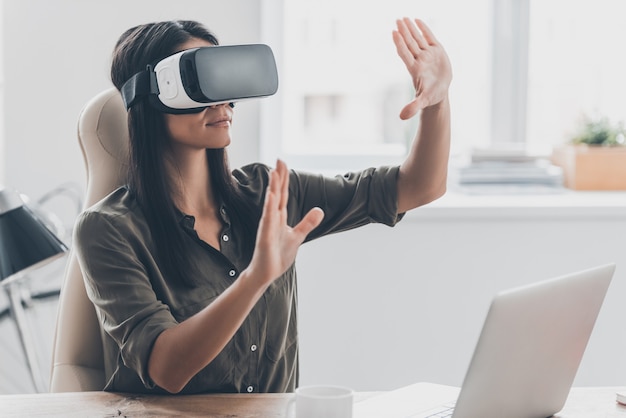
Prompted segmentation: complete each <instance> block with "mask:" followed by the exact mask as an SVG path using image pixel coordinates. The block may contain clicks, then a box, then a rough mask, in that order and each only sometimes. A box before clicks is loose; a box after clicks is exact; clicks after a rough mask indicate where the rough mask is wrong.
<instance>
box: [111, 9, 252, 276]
mask: <svg viewBox="0 0 626 418" xmlns="http://www.w3.org/2000/svg"><path fill="white" fill-rule="evenodd" d="M191 38H197V39H202V40H205V41H207V42H209V43H211V44H213V45H218V44H219V42H218V40H217V38H216V37H215V35H213V34H212V33H211V32H210V31H209V30H208V29H206V28H205V27H204V26H203V25H202V24H200V23H198V22H195V21H188V20H184V21H183V20H177V21H165V22H156V23H148V24H144V25H139V26H136V27H133V28H131V29H129V30H127V31H126V32H124V33H123V34H122V36H121V37H120V38H119V40H118V42H117V44H116V46H115V49H114V52H113V60H112V65H111V80H112V81H113V84H114V85H115V87H117V89H118V90H120V89H121V87H122V85H123V84H124V83H125V82H126V81H127V80H128V79H130V78H131V77H132V76H133V75H134V74H136V73H138V72H140V71H143V70H144V69H145V68H146V65H148V64H150V63H154V62H157V61H159V60H161V59H163V58H165V57H167V56H169V55H171V54H173V53H175V52H177V51H178V50H179V48H180V46H181V45H182V44H184V43H185V42H187V41H189V40H190V39H191ZM128 127H129V135H130V161H129V163H130V164H129V178H128V188H129V190H130V192H131V193H133V194H134V195H135V196H136V198H137V201H138V203H139V205H140V207H141V209H142V210H143V212H144V215H145V217H146V220H147V222H148V226H149V228H150V231H151V233H152V234H153V242H154V243H155V245H156V247H157V248H156V250H157V254H158V260H159V263H160V268H161V269H162V270H163V271H164V273H165V274H166V275H167V276H168V277H170V278H171V279H173V280H175V281H180V282H182V283H184V284H187V285H193V284H196V283H198V278H197V270H195V269H194V266H193V265H192V263H191V260H189V259H188V257H187V254H188V248H189V245H192V243H191V241H190V240H189V239H188V237H186V236H185V235H186V233H185V232H184V231H183V230H182V228H181V227H180V225H179V220H180V219H179V218H180V211H179V210H178V208H177V207H176V205H175V203H174V200H173V198H172V196H173V189H172V187H173V185H172V184H171V183H170V179H169V178H168V176H167V175H166V173H167V170H166V167H165V155H166V152H167V151H168V149H169V147H170V146H171V145H170V138H169V136H168V134H167V129H166V125H165V118H164V116H163V114H162V113H160V112H159V111H158V110H156V109H154V108H153V107H152V106H150V105H149V104H148V103H147V102H146V101H141V102H139V103H137V104H135V105H134V106H133V107H132V108H131V109H130V110H129V112H128ZM206 153H207V158H208V162H209V173H208V174H209V175H210V178H211V182H212V187H213V189H214V193H215V196H216V198H217V201H220V200H221V201H223V202H224V204H225V205H226V206H227V208H228V209H229V216H230V219H231V222H232V223H233V225H235V223H236V224H237V225H239V227H241V228H244V230H245V231H244V232H245V233H246V235H247V234H250V233H251V234H252V236H255V235H256V234H255V233H256V222H257V221H258V218H259V214H258V213H257V212H258V211H257V210H255V208H253V207H252V206H251V205H250V204H249V203H247V200H246V199H244V197H243V196H242V195H241V192H240V191H239V189H238V188H237V186H236V183H235V180H234V178H233V176H232V174H231V171H230V168H229V166H228V160H227V155H226V150H225V149H207V150H206ZM207 192H208V191H207ZM248 236H250V235H248ZM248 244H249V247H248V248H247V249H246V253H247V254H248V256H250V255H251V252H252V248H253V245H254V240H252V242H250V243H248Z"/></svg>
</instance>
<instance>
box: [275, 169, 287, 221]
mask: <svg viewBox="0 0 626 418" xmlns="http://www.w3.org/2000/svg"><path fill="white" fill-rule="evenodd" d="M276 171H278V174H279V178H280V202H279V204H278V209H279V210H286V209H287V201H288V200H289V170H287V164H285V163H284V162H283V161H282V160H277V161H276Z"/></svg>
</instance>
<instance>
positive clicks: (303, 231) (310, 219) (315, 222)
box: [293, 208, 324, 242]
mask: <svg viewBox="0 0 626 418" xmlns="http://www.w3.org/2000/svg"><path fill="white" fill-rule="evenodd" d="M322 219H324V211H323V210H322V209H320V208H313V209H311V210H310V211H309V212H308V213H307V214H306V215H305V216H304V218H302V220H301V221H300V222H299V223H298V225H296V226H295V227H294V228H293V231H294V232H295V233H297V234H298V235H299V236H300V237H301V242H302V241H304V239H305V238H306V237H307V235H309V233H310V232H311V231H313V230H314V229H315V228H317V227H318V226H319V224H320V223H321V222H322Z"/></svg>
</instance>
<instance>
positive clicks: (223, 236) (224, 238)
mask: <svg viewBox="0 0 626 418" xmlns="http://www.w3.org/2000/svg"><path fill="white" fill-rule="evenodd" d="M229 239H230V238H228V235H226V234H224V235H222V241H224V242H226V241H228V240H229Z"/></svg>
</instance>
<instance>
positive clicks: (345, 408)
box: [287, 385, 354, 418]
mask: <svg viewBox="0 0 626 418" xmlns="http://www.w3.org/2000/svg"><path fill="white" fill-rule="evenodd" d="M293 403H295V404H296V418H352V404H353V403H354V391H353V390H352V389H350V388H346V387H342V386H322V385H319V386H302V387H299V388H297V389H296V397H295V399H292V400H291V401H290V402H289V405H288V409H291V407H292V406H293ZM287 416H290V415H289V414H287Z"/></svg>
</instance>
